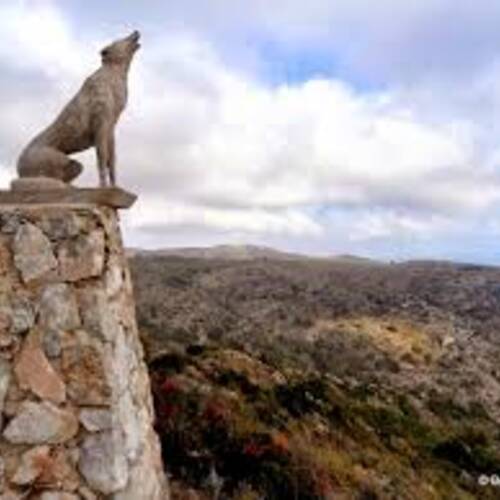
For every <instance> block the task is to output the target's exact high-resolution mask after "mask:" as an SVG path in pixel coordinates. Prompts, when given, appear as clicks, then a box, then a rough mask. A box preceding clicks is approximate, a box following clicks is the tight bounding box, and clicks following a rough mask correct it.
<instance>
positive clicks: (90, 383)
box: [61, 331, 112, 406]
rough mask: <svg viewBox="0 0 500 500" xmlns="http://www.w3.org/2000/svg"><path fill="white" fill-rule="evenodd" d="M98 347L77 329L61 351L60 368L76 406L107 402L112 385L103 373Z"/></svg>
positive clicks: (103, 364)
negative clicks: (75, 333)
mask: <svg viewBox="0 0 500 500" xmlns="http://www.w3.org/2000/svg"><path fill="white" fill-rule="evenodd" d="M102 349H103V348H102V347H101V346H100V344H99V343H97V342H96V341H95V340H94V339H90V338H89V337H88V335H87V334H86V333H85V332H84V331H79V332H78V333H77V335H75V338H74V339H72V342H71V345H68V346H66V348H65V349H64V352H63V354H62V363H61V369H62V372H63V374H64V377H65V379H66V383H67V390H68V394H69V396H70V398H71V399H72V400H73V401H75V402H77V403H78V404H80V405H89V406H90V405H95V406H101V405H107V404H110V403H111V397H112V387H111V385H110V380H109V378H108V375H107V373H106V366H105V363H104V361H105V360H104V355H103V352H102Z"/></svg>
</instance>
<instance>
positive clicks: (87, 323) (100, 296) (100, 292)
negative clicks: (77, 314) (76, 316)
mask: <svg viewBox="0 0 500 500" xmlns="http://www.w3.org/2000/svg"><path fill="white" fill-rule="evenodd" d="M79 301H80V307H81V314H82V321H83V326H84V327H85V329H86V330H88V331H89V332H90V333H92V334H93V335H94V336H96V337H98V338H100V339H102V340H105V341H113V340H114V339H116V337H117V335H118V332H119V330H120V325H119V323H118V318H117V317H116V315H115V314H114V310H113V308H112V307H110V302H109V299H108V297H107V295H106V292H105V290H104V289H103V288H102V287H96V286H94V285H91V286H87V287H84V288H82V289H81V290H80V292H79Z"/></svg>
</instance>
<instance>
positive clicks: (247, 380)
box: [132, 254, 500, 499]
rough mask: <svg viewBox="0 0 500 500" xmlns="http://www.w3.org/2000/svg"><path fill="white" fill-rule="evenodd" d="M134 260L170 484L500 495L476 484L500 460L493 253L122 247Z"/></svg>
mask: <svg viewBox="0 0 500 500" xmlns="http://www.w3.org/2000/svg"><path fill="white" fill-rule="evenodd" d="M132 270H133V275H134V282H135V288H136V298H137V301H138V315H139V322H140V328H141V331H142V333H143V337H144V340H145V342H146V344H147V348H148V349H147V350H148V355H149V358H150V368H151V374H152V378H153V382H154V384H153V385H154V393H155V399H156V406H157V425H158V429H159V432H160V435H161V437H162V441H163V450H164V455H165V461H166V464H167V468H168V472H169V474H171V476H172V479H173V485H174V494H175V495H176V496H177V497H179V498H184V497H186V498H187V497H189V496H186V495H188V493H187V492H189V494H190V495H197V496H198V497H199V498H213V497H214V495H215V496H218V497H219V498H247V499H250V498H266V499H268V498H269V499H275V498H276V499H282V498H283V499H284V498H311V499H312V498H315V499H316V498H317V499H321V498H346V499H348V498H349V499H350V498H408V499H410V498H412V499H413V498H422V499H426V498H429V499H431V498H432V499H434V498H436V499H438V498H446V499H448V498H497V497H498V495H500V490H499V489H498V488H495V487H494V486H488V487H481V486H479V485H478V478H479V476H480V475H481V474H488V475H491V474H495V473H497V474H498V473H500V427H499V422H500V405H499V401H500V399H499V398H500V370H499V369H498V363H497V360H498V354H499V345H500V336H499V334H498V331H499V328H498V326H499V325H500V269H496V268H487V267H480V266H473V265H458V264H449V263H436V262H413V263H405V264H392V265H383V264H377V263H374V262H370V261H362V260H361V261H356V260H352V259H343V260H340V261H339V260H337V261H332V260H319V259H298V258H297V259H275V258H271V259H269V258H254V259H247V260H241V259H240V260H228V259H226V260H222V259H217V258H215V259H210V260H207V259H206V258H198V259H196V258H191V259H183V258H180V257H175V256H162V255H147V254H146V255H141V254H136V255H135V257H134V258H133V260H132ZM174 457H175V458H174ZM241 471H245V473H244V474H242V473H241ZM175 492H177V493H175ZM192 497H193V496H192ZM193 498H194V497H193Z"/></svg>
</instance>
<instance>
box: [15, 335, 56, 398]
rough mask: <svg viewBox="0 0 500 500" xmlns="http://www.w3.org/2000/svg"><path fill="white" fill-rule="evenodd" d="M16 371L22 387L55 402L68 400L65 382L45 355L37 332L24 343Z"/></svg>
mask: <svg viewBox="0 0 500 500" xmlns="http://www.w3.org/2000/svg"><path fill="white" fill-rule="evenodd" d="M14 371H15V374H16V376H17V380H18V383H19V386H20V387H21V389H29V390H31V391H32V392H33V393H34V394H36V395H37V396H38V397H39V398H41V399H45V400H47V401H52V402H54V403H62V402H63V401H65V400H66V387H65V385H64V382H63V381H62V380H61V377H60V376H59V375H58V374H57V372H56V371H55V370H54V368H53V367H52V365H51V364H50V362H49V360H48V359H47V357H46V356H45V353H44V352H43V350H42V348H41V345H40V341H39V335H38V334H37V333H36V332H33V333H32V334H31V335H30V336H29V338H28V339H27V340H26V342H25V343H24V346H23V349H22V351H21V353H20V355H19V358H18V359H17V362H16V365H15V368H14Z"/></svg>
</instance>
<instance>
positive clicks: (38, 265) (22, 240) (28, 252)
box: [13, 223, 57, 283]
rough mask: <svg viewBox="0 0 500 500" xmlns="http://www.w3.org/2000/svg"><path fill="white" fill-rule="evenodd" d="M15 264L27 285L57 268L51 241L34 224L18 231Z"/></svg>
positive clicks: (14, 248) (15, 245)
mask: <svg viewBox="0 0 500 500" xmlns="http://www.w3.org/2000/svg"><path fill="white" fill-rule="evenodd" d="M13 251H14V263H15V266H16V267H17V269H19V271H20V272H21V276H22V278H23V281H24V282H25V283H27V282H30V281H32V280H35V279H38V278H41V277H42V276H44V275H46V274H47V273H48V272H49V271H51V270H53V269H55V268H56V267H57V259H56V258H55V256H54V253H53V251H52V246H51V244H50V241H49V239H48V238H47V237H46V236H45V235H44V234H43V232H42V231H41V230H40V229H38V228H37V227H36V226H34V225H33V224H29V223H26V224H23V225H21V227H20V228H19V229H18V231H17V233H16V236H15V238H14V244H13Z"/></svg>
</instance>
